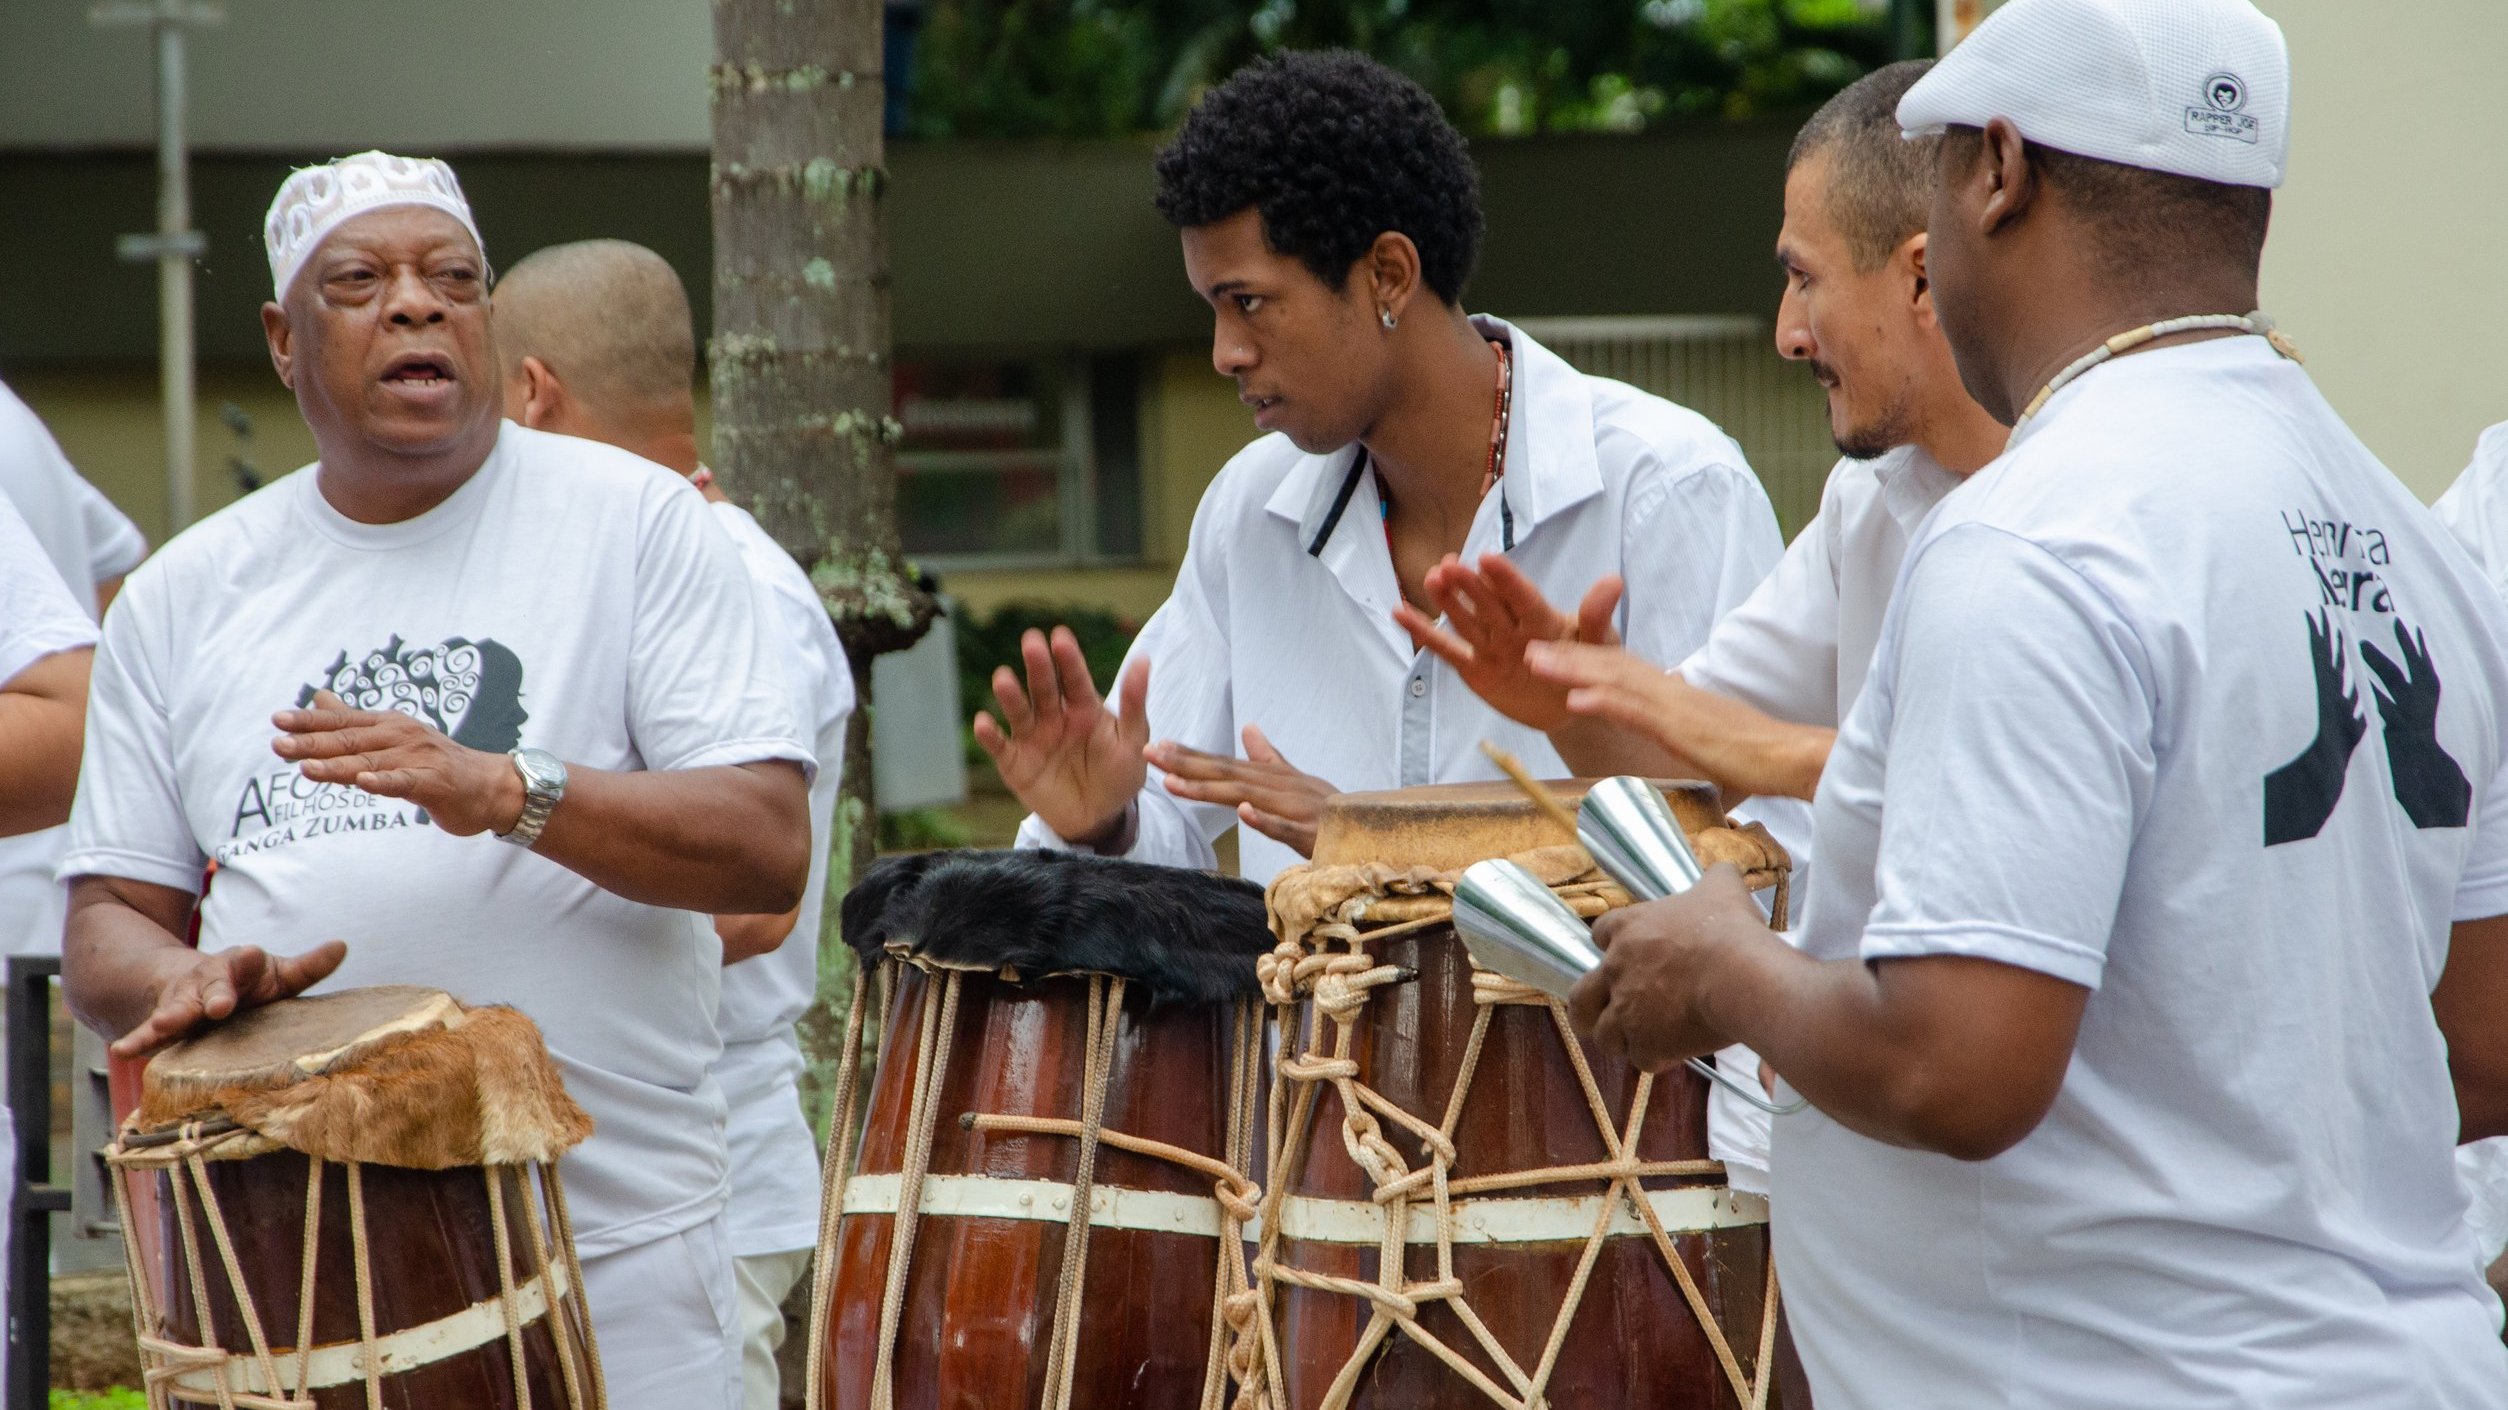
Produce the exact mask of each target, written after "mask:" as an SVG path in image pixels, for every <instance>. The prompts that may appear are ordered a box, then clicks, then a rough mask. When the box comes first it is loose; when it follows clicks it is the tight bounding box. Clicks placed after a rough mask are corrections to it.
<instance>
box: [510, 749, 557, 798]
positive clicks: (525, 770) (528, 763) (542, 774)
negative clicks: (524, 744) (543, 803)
mask: <svg viewBox="0 0 2508 1410" xmlns="http://www.w3.org/2000/svg"><path fill="white" fill-rule="evenodd" d="M514 766H515V767H516V768H518V769H520V770H521V771H522V776H523V787H524V788H525V789H526V790H527V791H529V792H531V793H535V794H541V795H546V794H552V793H556V792H559V791H560V790H562V789H564V788H565V787H566V765H565V764H564V763H562V762H561V761H560V760H559V759H558V757H557V756H556V755H554V754H552V753H550V752H549V751H547V750H546V749H517V750H515V751H514Z"/></svg>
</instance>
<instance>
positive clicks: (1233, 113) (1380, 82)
mask: <svg viewBox="0 0 2508 1410" xmlns="http://www.w3.org/2000/svg"><path fill="white" fill-rule="evenodd" d="M1249 206H1250V207H1253V208H1254V209H1256V210H1258V211H1260V212H1261V213H1262V220H1263V239H1264V241H1265V242H1266V243H1268V244H1269V245H1270V246H1271V248H1272V249H1274V250H1276V251H1278V252H1279V253H1281V254H1284V255H1288V256H1290V257H1292V258H1294V259H1297V260H1299V261H1302V262H1303V263H1304V264H1305V265H1306V267H1307V268H1309V269H1311V270H1313V271H1315V277H1316V278H1318V279H1321V280H1323V281H1324V283H1325V284H1326V285H1327V286H1329V287H1331V288H1333V289H1336V290H1337V289H1339V288H1341V287H1342V285H1343V283H1344V282H1345V281H1346V280H1347V279H1348V277H1349V273H1350V266H1351V265H1352V264H1354V263H1356V262H1357V261H1358V259H1359V257H1360V256H1361V255H1364V254H1366V253H1367V250H1368V247H1369V246H1370V245H1372V244H1374V243H1375V241H1376V237H1377V236H1379V235H1382V234H1384V233H1385V232H1386V231H1388V230H1391V231H1399V232H1400V233H1402V234H1404V235H1407V236H1409V237H1410V239H1411V243H1412V244H1414V245H1416V246H1418V247H1419V262H1420V276H1421V278H1423V279H1424V280H1426V281H1427V283H1428V287H1429V288H1431V289H1434V290H1436V292H1437V297H1438V298H1440V299H1443V300H1444V301H1446V302H1447V303H1448V304H1459V303H1460V302H1461V300H1462V297H1463V285H1464V282H1465V281H1466V280H1468V279H1470V278H1471V276H1472V266H1473V264H1474V263H1475V262H1476V261H1477V260H1478V259H1479V258H1480V235H1481V228H1482V222H1481V211H1480V177H1479V175H1478V174H1477V173H1476V172H1474V171H1473V169H1472V158H1471V154H1470V153H1469V152H1468V151H1466V150H1465V149H1464V144H1463V134H1461V133H1459V132H1457V131H1455V130H1454V125H1453V124H1452V123H1449V122H1447V121H1446V116H1445V114H1444V113H1443V112H1441V111H1440V110H1439V109H1438V107H1437V100H1436V99H1434V98H1431V97H1429V96H1428V92H1427V90H1426V89H1423V88H1421V87H1420V86H1419V85H1418V84H1416V83H1413V82H1412V81H1411V80H1409V79H1407V78H1405V77H1403V76H1402V75H1401V74H1398V73H1396V72H1394V71H1393V70H1392V69H1389V68H1387V67H1385V66H1384V65H1383V64H1380V63H1378V62H1377V61H1375V60H1374V59H1371V58H1368V57H1367V56H1365V55H1363V54H1354V53H1351V52H1349V51H1347V50H1327V51H1322V52H1314V53H1297V52H1291V53H1284V54H1278V55H1275V56H1273V57H1270V58H1265V59H1257V60H1255V61H1254V62H1253V63H1250V64H1248V65H1246V66H1245V67H1244V68H1241V69H1239V70H1237V72H1236V73H1235V75H1234V76H1232V77H1231V78H1229V80H1228V81H1227V82H1226V83H1223V84H1221V85H1219V86H1218V87H1217V88H1214V89H1212V90H1211V91H1210V92H1209V93H1208V94H1206V95H1204V96H1203V98H1202V101H1201V102H1199V103H1197V104H1195V105H1194V107H1193V111H1192V112H1191V113H1189V114H1187V115H1186V117H1185V119H1184V125H1183V126H1182V127H1181V128H1179V129H1178V130H1177V132H1176V136H1175V140H1174V141H1172V142H1170V143H1168V144H1167V146H1166V147H1165V149H1163V150H1162V151H1160V152H1159V154H1158V213H1159V214H1160V215H1163V216H1165V217H1166V218H1167V220H1168V222H1169V223H1170V224H1173V225H1175V226H1176V227H1178V228H1179V229H1183V228H1187V227H1191V226H1196V225H1209V224H1211V223H1213V222H1215V221H1221V220H1225V219H1227V218H1228V217H1230V216H1232V215H1235V214H1236V213H1237V212H1239V211H1242V210H1244V209H1246V208H1247V207H1249Z"/></svg>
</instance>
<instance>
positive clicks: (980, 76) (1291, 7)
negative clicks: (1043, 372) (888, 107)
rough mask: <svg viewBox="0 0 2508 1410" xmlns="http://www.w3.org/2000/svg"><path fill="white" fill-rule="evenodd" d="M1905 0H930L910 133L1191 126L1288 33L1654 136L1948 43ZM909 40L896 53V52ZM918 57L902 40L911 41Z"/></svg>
mask: <svg viewBox="0 0 2508 1410" xmlns="http://www.w3.org/2000/svg"><path fill="white" fill-rule="evenodd" d="M1932 8H1933V7H1932V5H1931V4H1930V3H1925V4H1910V3H1905V2H1904V0H1897V2H1896V3H1894V0H1263V3H1261V4H1258V5H1245V4H1239V3H1231V0H925V3H924V4H923V5H922V6H920V7H919V8H918V9H917V10H915V11H913V12H911V13H912V16H913V18H912V19H911V20H909V23H910V24H911V25H912V26H913V29H914V34H913V37H912V41H911V42H912V45H913V48H912V55H911V59H910V61H909V62H908V63H906V64H905V65H903V67H904V68H906V69H907V71H908V72H909V73H910V75H911V77H910V79H909V82H908V84H907V86H906V91H905V92H904V93H903V94H902V95H900V96H901V97H902V98H903V100H904V101H903V103H902V104H901V112H900V113H899V117H900V118H901V121H899V122H898V124H897V125H898V126H899V128H900V129H901V131H900V135H902V136H909V137H927V138H948V137H1113V136H1122V135H1125V134H1129V133H1140V132H1158V131H1163V130H1166V129H1168V128H1171V127H1173V126H1174V125H1175V124H1176V122H1177V121H1178V120H1179V119H1180V118H1181V117H1182V116H1183V115H1184V113H1185V111H1186V110H1187V109H1189V108H1190V107H1191V106H1192V105H1193V101H1194V100H1195V99H1196V98H1197V97H1199V96H1200V94H1201V92H1202V91H1203V90H1204V89H1206V88H1208V87H1210V86H1211V85H1213V84H1215V83H1217V82H1219V81H1220V80H1222V79H1224V78H1226V77H1227V76H1228V75H1229V74H1230V73H1231V72H1233V71H1235V70H1236V68H1237V67H1238V66H1240V65H1242V64H1244V63H1245V62H1246V61H1247V60H1249V59H1252V58H1254V57H1256V56H1258V55H1261V54H1266V53H1270V52H1273V51H1276V50H1279V49H1313V48H1349V49H1356V50H1360V51H1362V52H1364V53H1368V54H1372V55H1374V56H1376V57H1377V58H1379V59H1382V60H1384V61H1385V62H1386V63H1388V64H1391V65H1392V66H1393V67H1395V68H1397V69H1400V70H1401V71H1403V72H1404V73H1406V74H1409V75H1410V76H1411V77H1412V78H1414V79H1416V80H1418V81H1419V83H1420V84H1421V85H1422V86H1423V87H1425V88H1427V89H1428V91H1429V92H1430V93H1432V94H1434V95H1435V96H1436V98H1437V100H1438V102H1439V103H1440V104H1442V105H1443V106H1444V108H1445V110H1446V114H1447V116H1449V117H1450V118H1452V119H1453V120H1454V122H1455V123H1456V125H1458V126H1459V127H1461V128H1462V129H1463V130H1464V132H1465V133H1466V134H1467V135H1470V136H1518V135H1525V134H1532V133H1551V132H1597V131H1601V132H1639V131H1643V130H1645V129H1646V128H1648V127H1650V126H1654V125H1657V124H1662V123H1667V122H1675V121H1680V120H1683V119H1697V118H1706V119H1717V118H1727V119H1730V118H1743V117H1748V116H1751V115H1752V114H1754V113H1759V112H1763V111H1767V110H1769V109H1786V108H1796V107H1802V106H1807V105H1809V104H1813V103H1817V102H1819V101H1820V100H1821V99H1823V98H1825V97H1827V96H1828V95H1829V94H1831V93H1834V92H1836V91H1837V90H1838V89H1840V88H1842V87H1844V86H1845V85H1847V84H1848V83H1851V82H1853V81H1854V80H1855V79H1856V78H1858V77H1860V76H1861V75H1863V74H1865V73H1867V72H1869V71H1870V70H1872V69H1873V68H1875V67H1877V66H1879V65H1881V64H1884V63H1888V62H1889V61H1890V60H1891V59H1893V58H1895V57H1897V56H1899V55H1901V54H1912V53H1927V52H1930V51H1931V44H1932V35H1931V15H1932ZM892 52H893V51H892ZM901 57H902V56H901Z"/></svg>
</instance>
